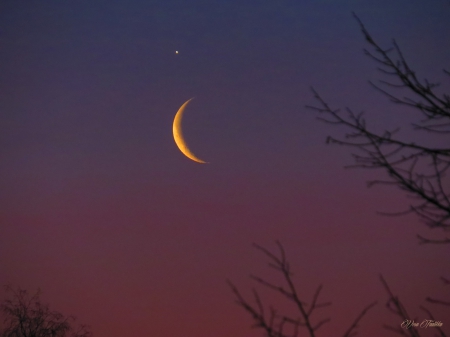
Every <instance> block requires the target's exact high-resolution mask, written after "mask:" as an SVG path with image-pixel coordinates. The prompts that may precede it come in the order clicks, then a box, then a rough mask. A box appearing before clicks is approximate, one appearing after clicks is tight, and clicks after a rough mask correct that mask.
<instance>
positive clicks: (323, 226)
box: [0, 0, 450, 337]
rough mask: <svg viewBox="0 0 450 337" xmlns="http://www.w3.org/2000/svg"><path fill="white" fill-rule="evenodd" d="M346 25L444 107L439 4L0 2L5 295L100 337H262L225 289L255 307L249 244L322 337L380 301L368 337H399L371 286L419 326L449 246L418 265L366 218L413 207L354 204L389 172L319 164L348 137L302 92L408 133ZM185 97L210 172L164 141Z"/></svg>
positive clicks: (447, 27) (410, 234) (435, 0)
mask: <svg viewBox="0 0 450 337" xmlns="http://www.w3.org/2000/svg"><path fill="white" fill-rule="evenodd" d="M352 11H355V12H356V13H357V15H358V16H359V17H360V18H361V19H362V20H363V22H364V23H365V25H366V27H367V28H368V30H369V31H370V32H371V33H372V35H373V37H374V38H375V39H376V40H377V41H378V42H379V43H380V44H381V45H383V46H386V47H387V46H389V43H390V41H391V39H392V38H396V40H397V41H398V43H399V44H400V46H401V48H402V50H403V52H404V54H405V55H406V57H407V59H408V60H409V61H410V64H411V65H412V67H414V68H415V69H416V70H417V73H418V75H419V77H420V78H424V77H427V78H429V79H431V80H436V81H441V82H442V88H443V89H444V90H447V92H449V90H448V89H449V87H450V86H449V79H448V77H445V76H444V75H443V73H442V69H443V68H444V67H447V69H448V67H449V62H448V60H449V59H450V44H449V40H448V37H449V34H450V20H449V17H450V4H449V3H448V2H447V1H445V0H429V1H424V0H396V1H386V0H377V1H369V0H358V1H357V0H342V1H331V0H314V1H313V0H295V1H294V0H283V1H266V0H260V1H237V0H229V1H219V0H208V1H206V0H192V1H181V0H165V1H142V0H129V1H118V0H108V1H86V0H76V1H75V0H67V1H60V0H58V1H56V0H55V1H47V0H42V1H16V0H14V1H13V0H3V1H1V2H0V118H1V119H0V142H1V143H0V144H1V147H0V149H1V162H0V184H1V185H0V186H1V188H0V221H1V222H0V284H2V285H3V284H12V285H17V286H21V287H23V288H26V289H28V290H30V291H34V290H35V289H37V288H38V287H39V288H41V289H42V291H43V295H42V298H43V299H44V301H46V302H48V303H50V305H51V307H52V308H54V309H57V310H60V311H61V312H63V313H65V314H73V315H75V316H77V317H78V321H80V322H82V323H86V324H89V325H91V327H92V330H93V332H94V335H95V336H99V337H100V336H109V337H122V336H157V337H174V336H195V337H209V336H215V337H228V336H234V337H256V336H261V332H259V331H257V330H252V329H250V326H251V324H252V321H251V319H250V317H249V316H248V315H247V313H245V312H244V311H243V310H242V309H241V308H239V307H238V306H237V305H236V304H235V303H234V297H233V295H232V293H231V291H230V290H229V288H228V287H227V285H226V282H225V280H226V279H227V278H229V279H231V280H233V282H234V283H236V284H237V285H238V286H239V288H240V289H241V291H242V293H243V294H245V295H247V296H248V297H250V295H251V291H250V290H251V287H252V286H253V284H252V283H251V281H250V280H249V279H248V275H249V274H250V273H252V274H258V275H262V276H264V277H267V278H269V279H270V280H273V281H276V280H277V275H276V274H274V273H273V272H272V271H271V270H269V269H268V268H267V267H266V260H265V258H264V257H263V256H262V255H261V254H260V253H258V252H257V251H255V250H254V249H252V247H251V244H252V243H253V242H257V243H259V244H261V245H263V246H266V247H268V248H270V249H275V248H276V246H275V244H274V241H275V240H280V241H281V242H282V243H283V244H284V246H285V249H286V251H287V254H288V256H289V257H290V260H291V264H292V267H293V269H294V271H297V273H296V276H295V281H296V283H297V285H298V289H299V291H300V293H301V295H302V297H303V298H305V301H308V300H310V298H311V297H312V295H313V291H314V290H315V288H316V287H317V285H318V284H320V283H323V285H324V290H323V297H322V299H324V300H329V301H332V302H333V306H332V307H330V308H328V309H324V311H323V314H322V316H321V315H318V316H317V319H319V318H325V317H328V316H330V317H331V319H332V320H331V323H329V324H328V325H326V326H325V327H324V328H323V330H322V331H321V332H322V334H319V335H321V336H335V335H342V334H343V333H344V331H345V330H346V329H347V328H348V326H349V324H350V323H351V321H352V320H353V319H354V318H355V317H356V315H357V314H358V312H359V311H360V310H361V309H362V308H363V307H364V306H365V305H367V304H368V303H370V302H372V301H374V300H378V301H379V305H378V307H376V308H375V309H373V311H372V312H370V314H369V315H368V316H367V317H366V318H365V319H364V321H363V322H362V324H361V328H360V330H359V331H360V333H361V335H362V336H368V337H375V336H382V335H383V336H384V335H388V334H389V333H388V332H386V331H385V330H383V329H382V324H384V323H390V324H392V325H396V324H398V325H400V323H401V322H400V321H399V320H398V318H396V317H393V316H391V315H388V314H387V312H386V310H385V309H384V307H383V305H384V302H385V300H386V295H385V293H384V290H383V289H382V286H381V283H380V282H379V280H378V275H379V273H382V274H383V275H384V277H385V278H386V279H387V281H388V282H389V284H390V285H391V288H392V289H393V290H394V291H395V293H397V294H398V295H400V297H401V298H402V299H403V300H404V302H405V304H406V305H407V306H408V309H409V312H410V313H411V314H412V316H415V317H417V318H418V319H419V320H421V319H424V318H425V317H424V314H423V312H421V311H419V309H418V306H419V304H422V303H423V299H424V298H425V297H426V296H434V297H445V296H447V295H448V289H446V288H444V287H443V286H442V284H441V282H440V281H439V277H440V276H447V277H449V275H448V266H449V263H450V254H448V249H449V247H448V246H419V245H418V244H417V240H416V239H415V235H416V234H417V233H422V234H428V232H427V230H425V229H424V227H423V225H421V224H420V223H419V222H418V220H417V219H416V218H415V217H413V216H409V217H401V218H386V217H381V216H379V215H377V214H376V211H399V210H402V209H404V208H405V207H406V206H407V205H408V203H407V199H406V198H405V197H404V195H403V194H402V193H400V192H399V191H397V190H394V189H388V188H383V187H377V188H372V189H367V188H366V181H367V180H369V179H373V178H381V177H384V175H383V173H382V172H376V171H358V170H345V169H344V168H343V166H344V165H346V164H349V163H351V156H350V152H349V151H348V149H343V148H339V147H336V146H327V145H325V138H326V136H327V135H329V134H333V135H339V134H341V133H342V132H343V130H340V129H336V128H333V127H331V126H329V125H325V124H322V123H320V122H319V121H317V120H316V117H317V115H316V114H315V113H314V112H313V111H310V110H307V109H305V105H308V104H309V105H311V104H314V99H313V96H312V94H311V92H310V89H309V88H310V86H314V87H315V88H316V89H317V90H318V91H319V92H320V93H321V94H322V96H323V97H325V98H326V99H327V100H328V101H329V103H330V104H332V105H333V106H335V107H344V106H351V107H352V108H354V109H355V110H357V111H359V110H364V111H366V113H367V118H368V120H369V122H370V123H371V124H370V125H371V126H373V128H375V129H376V130H382V129H383V128H384V127H388V128H394V127H396V126H399V125H400V126H403V129H402V130H404V131H403V133H401V135H404V136H405V137H406V136H408V135H411V133H410V132H409V131H408V124H407V123H408V121H410V119H411V117H416V116H415V115H413V114H411V113H410V112H409V111H406V110H404V109H398V107H395V106H393V105H391V104H389V103H388V102H387V100H386V98H385V97H383V96H381V95H380V94H379V93H377V92H375V91H373V89H371V88H370V86H369V85H368V83H367V80H369V79H373V80H376V79H378V78H380V75H379V73H377V72H376V70H375V65H374V64H373V62H371V61H370V60H369V59H368V58H367V57H365V56H364V55H363V52H362V49H363V48H364V47H366V45H365V42H364V39H363V37H362V34H361V32H360V30H359V27H358V25H357V23H356V21H355V20H354V19H353V18H352V16H351V12H352ZM177 50H178V51H179V53H178V54H176V53H175V51H177ZM194 96H195V99H194V100H193V101H192V102H191V103H190V104H189V106H188V108H187V109H186V113H185V117H184V121H183V128H184V133H185V137H186V140H187V142H188V144H189V146H190V147H191V149H192V150H193V152H194V153H195V154H196V155H198V156H199V157H200V158H202V159H204V160H206V161H208V162H210V164H208V165H201V164H197V163H195V162H193V161H191V160H189V159H187V158H186V157H184V156H183V155H182V154H181V152H180V151H179V150H178V149H177V147H176V145H175V143H174V141H173V136H172V122H173V118H174V116H175V113H176V111H177V110H178V108H179V107H180V106H181V105H182V104H183V103H184V102H185V101H186V100H187V99H189V98H191V97H194ZM413 136H415V137H417V136H416V135H414V133H413ZM441 145H442V142H441ZM446 292H447V293H446ZM263 294H265V295H264V297H263V298H265V299H266V301H267V303H269V302H270V303H273V304H276V303H277V299H278V297H276V296H272V295H271V293H270V292H263ZM0 295H2V296H1V297H2V298H3V297H4V295H5V293H4V291H3V290H1V291H0ZM436 309H437V308H436ZM434 312H435V316H436V318H437V319H440V320H441V321H443V323H444V330H445V329H446V331H449V330H448V329H449V326H450V319H449V318H448V317H450V313H449V312H448V310H447V311H444V310H441V311H439V310H435V311H434ZM432 332H433V331H430V330H429V331H424V336H428V335H429V336H431V335H432Z"/></svg>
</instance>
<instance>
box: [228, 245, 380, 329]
mask: <svg viewBox="0 0 450 337" xmlns="http://www.w3.org/2000/svg"><path fill="white" fill-rule="evenodd" d="M276 244H277V246H278V249H279V255H276V254H273V253H272V252H270V251H269V250H267V249H266V248H264V247H261V246H259V245H256V244H254V245H253V246H254V247H255V248H256V249H258V250H259V251H261V252H262V253H264V255H266V256H267V257H268V258H269V263H268V265H269V266H270V267H271V268H274V269H275V270H277V271H278V272H280V273H281V274H282V275H283V280H284V282H285V283H286V284H285V285H284V286H281V285H276V284H273V283H271V282H268V281H266V280H265V279H263V278H261V277H258V276H253V275H252V276H251V279H253V280H254V281H256V282H257V283H258V284H261V285H262V286H264V287H266V288H268V289H271V290H274V291H276V292H277V293H279V294H280V295H282V297H284V298H286V299H287V300H289V301H291V302H293V303H294V304H295V306H296V308H297V311H298V315H299V316H298V317H292V316H288V315H280V314H278V312H277V310H276V309H274V308H272V307H270V315H269V317H266V316H265V314H264V306H263V304H262V302H261V299H260V296H259V294H258V293H257V292H256V290H253V294H254V302H255V303H256V304H255V305H252V304H250V303H249V302H248V301H247V300H245V299H244V297H243V296H242V295H241V293H240V292H239V290H238V289H237V287H236V286H235V285H234V284H233V283H232V282H230V281H228V285H229V286H230V288H231V290H232V291H233V293H234V295H235V296H236V299H237V300H236V302H237V304H238V305H240V306H241V307H243V308H244V309H245V310H246V311H247V312H248V313H250V315H251V316H252V318H253V320H254V321H255V324H254V327H257V328H262V329H264V330H265V331H266V333H267V335H268V336H269V337H288V336H289V337H297V336H298V332H299V328H303V329H306V330H307V331H308V335H309V336H310V337H315V333H316V331H317V330H319V328H321V327H322V326H323V325H324V324H326V323H328V322H329V321H330V318H324V319H321V320H319V321H318V322H317V323H313V322H312V321H311V315H312V314H313V313H314V312H315V310H316V309H319V308H323V307H327V306H329V305H331V303H330V302H323V303H319V302H318V300H319V295H320V292H321V290H322V285H320V286H319V287H318V288H317V290H316V292H315V293H314V295H313V298H312V302H311V304H307V303H306V302H304V301H302V300H300V298H299V295H298V292H297V290H296V288H295V285H294V283H293V280H292V277H293V274H292V272H291V270H290V265H289V262H288V261H287V259H286V254H285V251H284V249H283V246H282V245H281V243H279V242H278V241H277V242H276ZM374 305H375V303H372V304H370V305H369V306H367V307H366V308H364V309H363V310H362V311H361V313H360V314H359V316H358V317H357V318H356V320H355V321H354V323H353V324H352V326H351V327H350V328H349V330H348V331H347V332H346V334H344V337H350V336H354V334H356V331H355V329H356V327H357V324H358V323H359V321H360V320H361V319H362V317H364V316H365V315H366V313H367V311H368V310H369V309H370V308H372V307H373V306H374ZM286 327H288V329H290V330H291V332H292V334H290V335H288V334H287V332H285V331H286Z"/></svg>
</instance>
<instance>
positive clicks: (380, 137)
mask: <svg viewBox="0 0 450 337" xmlns="http://www.w3.org/2000/svg"><path fill="white" fill-rule="evenodd" d="M354 17H355V19H356V20H357V22H358V24H359V26H360V28H361V31H362V33H363V35H364V37H365V39H366V41H367V42H368V44H369V45H370V47H371V49H372V50H373V51H368V50H367V49H365V50H364V52H365V54H366V55H367V56H368V57H370V58H371V59H372V60H373V61H374V62H375V63H376V64H377V65H378V68H377V69H378V70H379V71H380V72H381V73H382V74H383V75H385V76H388V77H391V78H393V79H394V80H397V82H396V83H393V82H392V81H384V80H383V81H380V84H381V85H384V86H385V87H387V89H383V88H382V87H380V86H379V85H376V84H374V83H372V82H370V84H371V85H372V86H373V87H374V88H375V89H376V90H377V91H379V92H381V93H382V94H383V95H385V96H387V97H388V98H389V99H390V101H391V102H393V103H395V104H400V105H404V106H407V107H410V108H413V109H415V110H418V111H419V112H420V113H421V114H422V116H423V119H422V120H420V121H419V122H417V123H413V124H412V126H413V129H415V130H418V131H427V132H431V133H436V134H439V135H446V134H450V96H449V95H447V94H444V95H438V94H437V93H436V92H435V88H436V87H437V86H438V84H437V83H430V82H429V81H427V80H424V81H420V80H419V79H418V78H417V76H416V74H415V72H414V71H413V70H412V69H411V68H410V66H409V65H408V63H407V61H406V59H405V57H404V56H403V54H402V52H401V50H400V48H399V46H398V44H397V43H396V42H395V41H393V42H392V43H393V47H392V48H389V49H383V48H381V47H380V46H379V45H378V44H377V43H376V42H375V41H374V39H373V38H372V36H371V35H370V34H369V32H368V31H367V29H366V28H365V26H364V25H363V23H362V22H361V20H360V19H359V18H358V17H357V16H356V15H355V14H354ZM392 52H394V53H395V54H396V57H395V58H393V57H391V54H392ZM445 73H446V74H448V71H445ZM397 88H402V89H406V90H407V91H409V92H410V93H411V95H412V97H414V98H409V97H403V96H402V97H399V96H397V95H396V94H395V93H393V92H391V90H396V89H397ZM312 92H313V95H314V98H315V99H316V101H317V102H318V106H307V108H310V109H313V110H315V111H318V112H319V114H320V115H319V116H318V119H319V120H321V121H323V122H325V123H328V124H332V125H340V126H343V127H345V128H347V130H348V132H347V133H346V134H345V136H344V137H343V139H338V138H334V137H327V143H332V144H338V145H342V146H348V147H351V148H355V149H356V150H357V151H358V153H353V154H352V156H353V159H354V162H355V164H354V165H351V166H347V167H353V168H354V167H356V168H366V169H368V168H370V169H382V170H384V171H385V172H386V173H387V174H388V177H389V178H388V179H386V180H374V181H369V182H368V186H369V187H371V186H373V185H379V184H383V185H394V186H396V187H398V188H399V189H401V190H403V191H405V192H406V193H407V195H408V196H410V197H412V199H414V200H415V202H413V203H411V204H410V206H409V209H408V210H406V211H403V212H397V213H393V214H406V213H414V214H416V215H417V216H418V217H419V218H420V219H421V220H422V221H423V222H424V223H425V224H426V225H427V226H428V227H429V228H432V229H434V228H439V229H440V230H442V232H443V233H444V237H443V238H441V239H426V238H423V237H422V236H419V240H420V242H421V243H450V238H449V237H448V236H446V235H445V233H448V232H449V231H450V194H449V192H448V189H449V186H450V184H448V180H447V181H446V182H444V178H448V177H447V176H446V173H447V172H448V170H449V168H450V148H448V147H446V148H432V147H429V146H426V145H421V144H418V143H417V142H414V141H405V140H403V139H400V138H399V137H398V136H397V134H398V131H399V128H396V129H393V130H386V131H384V132H382V133H377V132H374V131H371V130H370V129H369V128H368V127H367V123H366V120H365V118H364V115H363V113H359V114H356V113H354V112H353V111H352V110H351V109H349V108H346V114H343V113H342V112H341V111H340V110H339V109H333V108H331V107H330V105H329V104H328V103H327V102H326V101H325V100H324V99H323V98H322V97H321V96H320V95H319V94H318V93H317V91H316V90H314V89H312Z"/></svg>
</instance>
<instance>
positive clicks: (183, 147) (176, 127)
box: [173, 98, 207, 164]
mask: <svg viewBox="0 0 450 337" xmlns="http://www.w3.org/2000/svg"><path fill="white" fill-rule="evenodd" d="M192 99H193V98H191V99H189V100H187V101H186V102H185V103H184V104H183V105H182V106H181V107H180V109H178V112H177V114H176V115H175V118H174V120H173V138H174V139H175V143H176V144H177V146H178V148H179V149H180V151H181V152H182V153H183V154H184V155H185V156H186V157H188V158H189V159H191V160H193V161H195V162H197V163H200V164H207V162H206V161H203V160H201V159H200V158H198V157H197V156H196V155H195V154H193V153H192V151H191V150H190V149H189V147H188V146H187V144H186V141H185V140H184V137H183V130H182V128H181V122H182V119H183V114H184V109H185V108H186V106H187V105H188V103H189V102H190V101H191V100H192Z"/></svg>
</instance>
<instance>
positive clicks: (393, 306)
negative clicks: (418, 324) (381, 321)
mask: <svg viewBox="0 0 450 337" xmlns="http://www.w3.org/2000/svg"><path fill="white" fill-rule="evenodd" d="M380 280H381V283H382V284H383V286H384V289H385V290H386V292H387V293H388V295H389V299H388V301H387V302H386V307H387V308H388V310H389V311H390V312H392V313H393V314H394V315H396V316H398V317H400V318H401V320H402V322H404V321H409V320H411V318H410V316H409V315H408V313H407V312H406V309H405V307H404V306H403V304H402V303H401V302H400V299H399V298H398V296H394V294H393V293H392V291H391V289H390V288H389V286H388V284H387V282H386V281H385V279H384V278H383V276H382V275H380ZM383 327H384V328H385V329H387V330H390V331H393V332H396V333H398V334H400V335H402V336H408V334H409V336H411V337H420V335H419V332H418V331H417V330H416V329H415V328H414V327H413V326H411V327H410V328H408V329H403V328H401V327H392V326H389V325H384V326H383Z"/></svg>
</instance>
